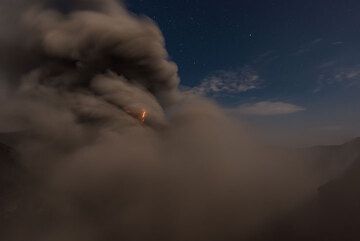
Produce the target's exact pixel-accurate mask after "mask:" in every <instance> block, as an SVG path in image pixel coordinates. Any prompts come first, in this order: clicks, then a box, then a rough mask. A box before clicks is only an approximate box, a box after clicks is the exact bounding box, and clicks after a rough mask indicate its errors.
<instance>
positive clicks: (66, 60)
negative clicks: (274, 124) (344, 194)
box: [0, 0, 315, 241]
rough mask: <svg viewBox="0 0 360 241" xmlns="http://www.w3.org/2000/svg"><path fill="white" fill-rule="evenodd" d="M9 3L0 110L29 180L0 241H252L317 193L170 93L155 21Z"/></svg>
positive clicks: (114, 9)
mask: <svg viewBox="0 0 360 241" xmlns="http://www.w3.org/2000/svg"><path fill="white" fill-rule="evenodd" d="M6 2H7V1H5V3H4V4H1V7H2V10H1V11H2V12H4V15H3V17H1V21H2V23H1V39H0V41H1V43H0V44H1V45H0V51H1V53H0V55H1V59H0V63H1V72H2V75H3V76H4V77H3V78H4V79H6V80H7V82H8V86H10V87H9V88H11V90H10V92H11V95H10V97H9V99H8V100H7V103H6V105H7V106H6V107H2V108H3V109H4V110H3V115H6V119H7V120H10V121H11V122H13V123H17V125H18V128H19V129H21V130H22V133H23V134H22V135H20V136H21V137H19V140H18V141H17V142H16V150H17V151H18V153H19V155H20V160H21V165H22V166H24V168H25V170H26V173H27V175H28V176H29V178H28V181H27V182H26V186H27V188H26V190H27V191H25V194H24V197H23V198H22V199H21V200H20V201H18V203H17V208H15V211H14V213H15V214H13V217H12V219H11V220H12V222H8V223H7V226H6V230H4V231H3V232H2V234H1V236H2V237H1V240H15V241H18V240H19V241H20V240H29V241H32V240H34V241H35V240H36V241H114V240H126V241H131V240H134V241H135V240H136V241H137V240H142V241H144V240H156V241H161V240H166V241H169V240H179V241H180V240H181V241H185V240H194V241H195V240H196V241H201V240H250V239H251V237H252V235H253V233H256V232H259V230H261V227H262V225H265V224H266V222H271V221H272V220H273V219H275V218H276V216H277V215H279V214H281V213H284V212H286V211H287V210H289V209H290V208H292V207H294V206H296V205H298V204H300V203H301V202H302V201H304V200H305V198H306V197H307V195H309V194H311V192H312V191H313V187H314V183H315V179H314V177H313V176H312V175H310V174H309V172H307V170H306V169H305V167H304V166H302V165H300V162H296V161H295V160H293V161H291V162H290V161H289V160H288V158H290V157H289V156H288V155H286V154H285V153H282V152H280V151H279V152H274V151H270V150H268V149H265V148H261V147H260V144H258V143H257V142H256V141H255V140H253V138H252V137H251V133H248V132H247V131H246V130H245V129H244V128H242V127H241V125H240V124H239V123H237V122H235V121H234V120H232V119H230V118H228V117H227V116H226V115H225V113H224V112H223V111H222V110H221V108H220V107H218V106H216V104H214V103H212V102H211V101H209V100H206V99H203V98H200V97H196V96H189V95H185V94H182V93H180V92H179V91H178V88H177V86H178V83H179V77H178V75H177V66H176V65H175V64H174V63H173V62H171V61H170V60H169V57H168V54H167V51H166V49H165V47H164V39H163V37H162V34H161V32H160V30H159V29H158V27H157V26H156V24H155V23H154V22H152V21H151V20H150V19H148V18H146V17H140V16H135V15H133V14H131V13H129V12H128V11H127V10H126V9H125V7H124V6H123V5H122V4H119V3H117V2H116V1H111V0H108V1H102V0H97V1H96V0H91V1H90V0H86V1H85V0H76V1H62V2H60V1H59V2H56V1H55V2H51V1H26V2H24V3H22V2H16V3H11V2H10V3H9V2H8V3H6ZM6 4H8V5H6Z"/></svg>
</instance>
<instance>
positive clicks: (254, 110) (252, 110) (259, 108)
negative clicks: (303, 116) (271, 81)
mask: <svg viewBox="0 0 360 241" xmlns="http://www.w3.org/2000/svg"><path fill="white" fill-rule="evenodd" d="M305 110H306V109H305V108H304V107H302V106H298V105H294V104H291V103H286V102H281V101H277V102H272V101H262V102H257V103H250V104H243V105H240V106H238V107H236V108H233V109H231V110H230V112H231V113H232V114H239V115H251V116H274V115H287V114H293V113H297V112H301V111H305Z"/></svg>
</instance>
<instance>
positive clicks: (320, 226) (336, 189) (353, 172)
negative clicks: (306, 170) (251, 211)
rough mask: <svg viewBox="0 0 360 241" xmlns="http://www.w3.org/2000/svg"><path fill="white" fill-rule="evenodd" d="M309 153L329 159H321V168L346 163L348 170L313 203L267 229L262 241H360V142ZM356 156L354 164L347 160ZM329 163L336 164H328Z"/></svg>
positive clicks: (333, 180) (328, 183)
mask: <svg viewBox="0 0 360 241" xmlns="http://www.w3.org/2000/svg"><path fill="white" fill-rule="evenodd" d="M308 151H310V153H314V152H315V153H317V154H318V156H317V158H319V157H325V159H323V160H321V159H319V160H318V163H317V165H319V164H322V165H324V164H325V165H324V167H325V168H326V165H335V166H341V165H343V164H344V163H343V164H340V163H341V162H342V161H344V160H345V162H346V164H348V166H347V168H345V171H344V172H343V173H342V174H340V175H339V176H337V177H335V178H333V179H332V180H330V181H328V182H327V183H326V184H324V185H322V186H320V187H319V189H318V194H317V196H316V198H314V199H313V201H311V202H309V203H308V204H307V205H304V206H302V207H300V208H298V209H297V210H295V211H294V212H292V213H290V214H289V215H288V216H286V217H283V218H282V219H281V221H280V222H277V223H276V224H275V225H274V224H272V228H270V229H269V227H266V228H264V230H265V233H266V234H263V235H261V238H260V239H261V240H273V241H275V240H277V241H278V240H284V241H285V240H286V241H300V240H301V241H303V240H307V241H358V240H360V228H359V227H360V154H359V153H360V138H357V139H354V140H353V141H351V142H348V143H345V144H344V145H340V146H322V147H313V148H310V150H308ZM347 152H348V153H347ZM355 154H357V156H356V157H355V159H353V160H352V161H351V160H350V159H347V158H349V157H350V156H352V155H355ZM341 157H343V158H345V159H341ZM312 158H314V157H312ZM328 158H330V159H328ZM335 158H339V159H338V160H336V159H335ZM327 160H330V161H331V162H332V163H330V164H326V161H327ZM334 163H338V164H334ZM319 168H320V166H319Z"/></svg>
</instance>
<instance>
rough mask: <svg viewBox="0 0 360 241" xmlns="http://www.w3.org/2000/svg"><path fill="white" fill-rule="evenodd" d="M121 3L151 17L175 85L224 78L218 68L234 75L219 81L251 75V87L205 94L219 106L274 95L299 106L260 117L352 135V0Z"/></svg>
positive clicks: (355, 65)
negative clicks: (176, 76) (175, 72)
mask: <svg viewBox="0 0 360 241" xmlns="http://www.w3.org/2000/svg"><path fill="white" fill-rule="evenodd" d="M127 5H128V7H129V8H130V9H131V10H132V11H134V12H136V13H138V14H144V15H147V16H149V17H150V18H152V19H153V20H154V21H156V22H157V23H158V25H159V26H160V28H161V30H162V31H163V34H164V36H165V39H166V44H167V49H168V51H169V53H170V56H171V58H172V59H173V60H174V61H175V62H176V63H177V64H178V66H179V72H180V76H181V79H182V85H184V86H190V87H194V86H199V85H201V83H204V82H206V81H207V82H209V80H211V79H216V80H219V79H220V80H221V79H222V78H227V77H226V76H229V74H226V73H231V76H235V77H230V78H229V80H228V81H225V82H224V85H226V84H229V85H231V82H232V81H233V82H236V81H238V82H239V83H238V84H241V83H242V82H243V81H245V82H246V80H248V79H249V78H251V76H256V78H257V81H256V83H254V86H252V88H240V89H238V91H226V90H228V89H226V88H225V89H224V88H221V89H216V90H215V91H212V92H211V91H210V92H206V93H207V94H209V95H210V96H212V97H213V98H215V99H217V100H218V101H219V102H220V103H222V104H224V105H227V106H237V105H241V104H244V103H256V102H261V101H267V102H275V101H277V102H284V103H292V104H294V105H295V104H296V105H297V106H301V107H304V109H306V111H301V113H297V114H292V115H291V116H286V117H285V116H283V117H282V118H280V119H279V117H276V118H272V119H271V118H270V120H268V119H267V120H266V121H267V123H269V122H272V121H273V122H274V119H276V123H275V124H277V125H282V124H283V122H286V123H289V122H291V121H293V124H294V125H297V126H301V127H302V128H303V129H304V128H305V129H306V130H308V131H311V130H312V129H313V128H316V126H318V125H323V126H325V127H326V128H327V129H328V130H331V131H337V132H339V133H340V132H341V135H344V138H345V136H347V135H351V133H353V134H354V133H357V132H358V133H359V134H360V131H359V130H360V128H359V125H358V124H357V123H360V114H359V109H360V107H359V106H360V105H359V103H360V97H359V93H360V14H359V13H360V1H358V0H316V1H310V0H304V1H300V0H292V1H288V0H241V1H240V0H224V1H215V0H173V1H167V0H151V1H150V0H127ZM244 72H245V74H244ZM248 72H250V73H248ZM224 76H225V77H224ZM239 76H240V77H239ZM244 76H245V77H244ZM202 86H203V89H206V88H208V87H209V86H211V84H208V85H206V84H203V85H202ZM232 86H234V85H232ZM223 90H225V91H223ZM205 91H206V90H205ZM258 119H260V120H258V121H260V122H261V121H262V120H261V119H263V118H258ZM305 129H304V130H305ZM340 130H341V131H340ZM345 132H346V133H347V134H346V135H345V134H344V133H345ZM339 133H338V134H339ZM354 135H355V134H354Z"/></svg>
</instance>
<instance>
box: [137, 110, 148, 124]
mask: <svg viewBox="0 0 360 241" xmlns="http://www.w3.org/2000/svg"><path fill="white" fill-rule="evenodd" d="M147 116H148V113H147V112H146V110H142V111H141V112H140V114H139V120H140V121H141V123H145V120H146V117H147Z"/></svg>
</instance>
